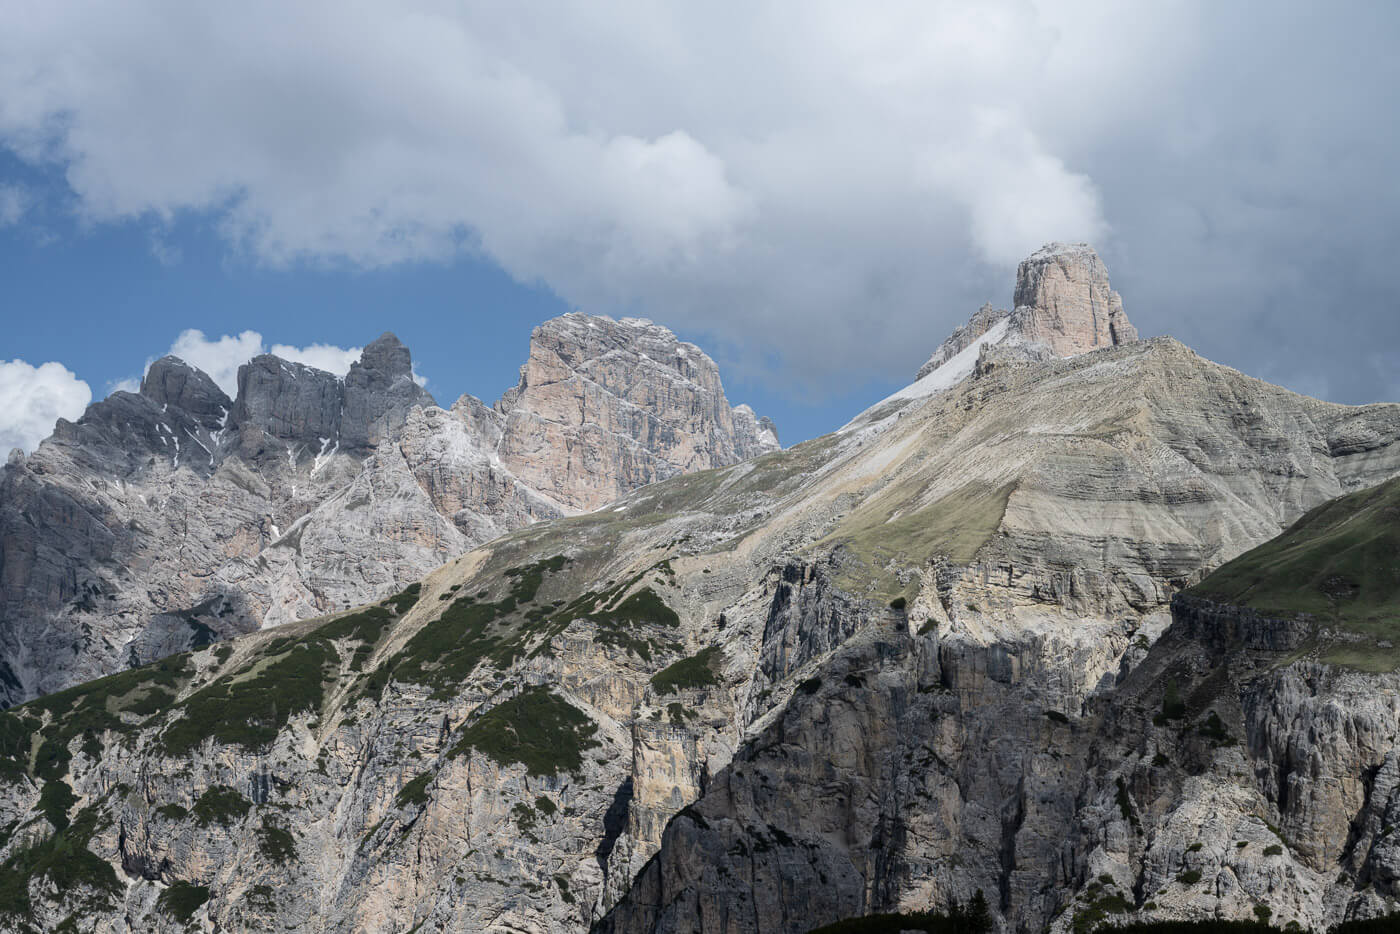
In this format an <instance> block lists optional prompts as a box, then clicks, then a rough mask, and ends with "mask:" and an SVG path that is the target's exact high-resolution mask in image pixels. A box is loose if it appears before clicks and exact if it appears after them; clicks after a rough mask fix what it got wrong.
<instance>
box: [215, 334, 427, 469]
mask: <svg viewBox="0 0 1400 934" xmlns="http://www.w3.org/2000/svg"><path fill="white" fill-rule="evenodd" d="M435 404H436V403H435V402H434V401H433V397H432V396H431V395H430V394H429V393H428V392H427V391H426V390H425V389H423V387H421V386H419V385H418V384H417V383H416V382H414V381H413V360H412V357H411V356H410V354H409V352H408V348H407V347H405V346H404V345H403V344H402V343H401V342H400V341H399V339H398V338H397V337H395V336H394V335H393V334H390V333H387V332H386V333H385V334H383V335H382V336H380V337H379V338H378V339H377V340H375V341H374V342H373V343H371V344H369V345H368V346H367V347H365V349H364V350H363V351H361V353H360V359H359V360H357V361H356V362H355V363H353V364H351V365H350V371H349V373H347V374H346V375H345V378H344V379H343V380H342V379H341V378H340V377H338V376H336V375H335V374H333V373H327V372H326V371H325V370H318V369H316V368H315V367H310V366H306V365H305V364H301V363H293V362H291V361H288V360H283V359H282V358H281V357H275V356H273V355H271V354H263V355H261V356H258V357H254V358H253V359H252V360H250V361H249V362H247V363H245V364H244V365H243V366H241V367H239V368H238V399H237V401H236V402H235V403H234V410H233V418H232V421H233V423H234V424H235V425H236V426H237V427H238V429H239V431H240V437H241V442H240V444H241V447H242V448H243V453H244V454H245V455H250V456H251V455H254V454H256V453H257V451H259V450H261V449H262V447H264V438H265V437H271V438H274V439H277V440H278V441H282V442H289V443H295V444H304V445H307V446H309V448H310V450H311V451H312V452H313V453H315V452H316V451H320V450H323V449H326V448H327V446H329V445H336V446H338V447H339V448H340V449H343V450H346V451H354V452H359V453H362V454H363V453H367V452H369V451H372V450H373V449H374V448H375V447H376V446H377V445H378V444H379V442H380V441H382V440H384V438H386V437H388V436H390V435H392V434H393V433H394V432H395V431H397V430H398V429H399V428H401V427H402V426H403V423H404V420H405V419H406V418H407V417H408V413H409V411H410V410H411V409H412V408H413V407H414V406H429V405H435Z"/></svg>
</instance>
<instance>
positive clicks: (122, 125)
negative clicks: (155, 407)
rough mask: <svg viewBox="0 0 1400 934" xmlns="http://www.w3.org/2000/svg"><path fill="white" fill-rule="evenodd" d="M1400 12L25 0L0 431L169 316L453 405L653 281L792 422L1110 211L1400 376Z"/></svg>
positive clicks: (1246, 349)
mask: <svg viewBox="0 0 1400 934" xmlns="http://www.w3.org/2000/svg"><path fill="white" fill-rule="evenodd" d="M1397 40H1400V6H1396V5H1394V4H1384V3H1345V2H1344V3H1333V4H1327V5H1322V4H1314V3H1291V2H1270V3H1251V2H1238V3H1229V4H1222V3H1218V2H1214V3H1205V2H1200V3H1198V2H1185V0H1183V2H1171V0H1163V2H1159V3H1154V4H1150V5H1149V4H1122V3H1086V2H1034V0H983V2H978V3H975V4H974V3H949V2H938V0H923V2H915V3H897V2H883V0H881V2H871V3H865V4H848V3H834V2H829V3H828V2H820V0H803V2H746V3H724V2H717V3H711V4H682V3H668V2H657V0H648V2H637V3H626V2H620V3H603V4H599V3H596V2H595V3H589V4H584V3H568V2H561V3H554V4H548V5H525V4H462V3H459V2H403V0H395V2H389V0H336V2H329V0H306V2H301V3H298V4H285V3H280V2H278V3H274V2H263V0H248V2H243V3H239V4H217V5H216V4H189V3H184V2H178V0H123V2H120V3H118V2H97V0H73V2H69V3H63V4H54V3H50V2H29V0H9V2H7V3H5V4H3V5H0V277H2V278H0V282H3V289H0V303H3V304H0V308H3V312H4V313H3V320H2V321H0V449H6V450H7V449H8V448H10V447H12V446H20V447H25V448H32V447H33V446H34V444H36V443H37V441H38V440H39V439H40V438H42V437H43V436H45V435H46V434H47V433H48V432H49V431H50V430H51V428H52V424H53V420H54V419H55V418H57V417H60V416H61V417H67V418H74V417H76V416H77V415H78V414H80V413H81V411H82V409H83V406H85V405H86V404H87V403H88V402H89V401H90V400H91V399H94V398H101V397H102V396H104V395H106V394H107V393H108V392H110V391H112V390H113V389H115V388H129V387H130V386H132V385H134V381H136V380H139V377H140V375H141V373H142V371H143V369H144V367H145V365H146V363H147V362H148V361H149V360H150V359H153V358H155V357H157V356H160V355H161V354H163V353H166V352H171V351H172V350H176V351H178V352H180V353H181V354H182V355H185V356H187V357H190V358H192V359H191V361H190V362H192V363H196V364H197V365H201V366H204V367H207V368H209V369H211V371H217V372H216V373H214V374H213V375H215V377H216V379H221V380H222V381H224V382H228V381H229V380H230V379H231V378H232V377H231V374H232V373H234V372H235V371H236V366H237V364H238V363H239V362H240V360H241V359H242V358H246V357H245V355H251V354H252V353H255V352H261V351H264V350H269V351H274V352H278V353H281V354H283V355H286V356H289V357H294V358H297V359H302V360H304V361H306V362H310V363H312V364H313V365H318V366H322V367H325V368H330V369H342V370H343V368H344V367H345V366H348V362H349V361H350V360H352V359H353V358H354V355H355V353H356V350H357V348H359V347H361V346H363V345H364V344H365V343H367V342H369V341H370V340H373V339H374V338H375V337H376V336H378V335H379V334H380V333H381V332H383V331H385V330H392V331H394V332H395V333H396V334H398V335H399V336H400V337H401V338H402V339H403V340H404V342H405V343H406V344H408V346H409V347H410V348H411V350H412V352H413V355H414V360H415V369H416V371H417V373H418V374H419V376H420V378H421V379H424V380H426V385H427V388H428V389H429V391H431V392H432V393H434V395H435V396H436V397H437V399H438V401H439V402H441V403H443V404H444V405H447V404H450V403H451V401H452V400H454V399H455V398H456V397H457V396H458V395H460V394H461V393H463V392H470V393H472V394H474V395H477V396H479V397H481V398H484V399H486V400H487V401H492V400H494V399H495V398H496V397H498V396H499V395H500V393H501V392H502V391H504V390H505V389H506V388H508V387H509V386H510V385H512V384H513V383H514V382H515V380H516V370H517V368H518V366H519V365H520V363H521V362H523V360H524V358H525V354H526V350H527V344H528V337H529V331H530V329H531V327H533V326H534V325H535V324H537V323H539V322H540V321H542V320H544V319H546V318H548V317H551V316H553V315H556V314H560V313H563V312H565V311H568V310H571V309H579V310H583V311H588V312H592V313H597V314H608V315H612V316H614V317H621V316H624V315H641V316H645V317H648V318H651V319H653V320H655V321H658V322H660V323H662V324H665V325H667V326H669V327H671V328H672V329H674V330H675V331H676V332H677V333H678V334H680V335H681V336H682V337H684V338H686V339H689V340H693V341H695V342H696V343H698V344H700V346H701V347H703V348H704V349H705V350H706V351H707V352H709V353H710V355H711V356H713V357H715V358H716V360H718V361H719V363H720V365H721V368H722V374H723V377H724V382H725V387H726V391H727V393H728V395H729V397H730V399H731V401H732V402H736V403H737V402H748V403H749V404H751V405H753V406H754V408H755V409H756V410H757V411H759V412H760V413H763V414H768V415H770V416H771V417H773V418H774V420H775V421H776V422H777V424H778V427H779V432H780V434H781V435H782V438H783V440H784V442H785V443H792V442H795V441H798V440H802V439H804V438H807V437H812V436H815V435H817V434H820V433H822V432H825V431H828V430H831V429H833V428H835V427H837V426H839V425H840V424H842V423H843V422H844V421H846V420H847V419H848V418H849V417H850V416H851V415H853V414H854V413H855V412H857V411H859V410H860V409H862V408H864V407H865V406H866V405H867V404H869V403H870V402H873V401H875V400H877V399H879V398H881V397H882V396H884V395H886V394H888V393H889V392H890V391H892V390H894V389H896V388H898V387H900V386H902V385H904V384H906V383H907V382H909V381H910V380H911V379H912V378H913V374H914V372H915V371H916V370H917V368H918V366H919V364H920V363H922V362H923V360H924V359H926V358H927V357H928V355H929V354H930V353H931V352H932V351H933V349H934V348H936V347H937V345H938V344H939V342H940V341H941V340H942V339H943V337H945V336H946V335H947V333H948V332H949V331H950V330H951V329H952V328H953V327H955V326H956V325H958V324H959V323H961V322H962V321H964V320H966V318H967V317H968V316H969V315H970V314H971V313H972V312H973V311H974V310H975V309H976V308H977V307H978V306H979V305H981V303H982V302H984V301H992V302H993V303H994V304H997V305H1000V306H1005V305H1007V304H1008V303H1009V301H1010V296H1011V291H1012V284H1013V279H1014V272H1015V267H1016V263H1017V261H1018V260H1020V259H1021V258H1023V257H1025V256H1026V255H1029V254H1030V253H1031V252H1033V251H1034V250H1035V249H1036V248H1037V247H1039V246H1040V245H1041V244H1043V243H1045V242H1048V241H1052V240H1063V241H1079V240H1086V241H1089V242H1092V243H1093V244H1094V245H1095V246H1096V247H1097V248H1098V249H1099V252H1100V254H1101V255H1102V256H1103V258H1104V260H1105V262H1106V263H1107V265H1108V267H1109V270H1110V274H1111V276H1112V280H1113V284H1114V287H1115V288H1116V289H1117V290H1118V291H1119V292H1120V293H1121V294H1122V296H1123V301H1124V307H1125V309H1126V310H1127V312H1128V315H1129V316H1130V318H1131V319H1132V320H1133V322H1134V323H1135V324H1136V325H1137V327H1138V329H1139V331H1141V332H1142V333H1143V334H1144V335H1146V336H1152V335H1158V334H1170V335H1172V336H1174V337H1176V338H1178V339H1180V340H1183V341H1185V342H1186V343H1188V344H1190V345H1191V346H1192V347H1194V348H1195V349H1196V350H1197V351H1199V352H1200V353H1202V354H1203V355H1205V356H1207V357H1210V358H1212V359H1215V360H1218V361H1220V362H1222V363H1226V364H1228V365H1230V366H1234V367H1237V368H1238V369H1241V370H1243V371H1245V372H1248V373H1250V374H1252V375H1255V376H1258V377H1261V378H1263V379H1267V380H1269V381H1271V382H1276V383H1281V384H1283V385H1285V386H1288V387H1289V388H1292V389H1295V390H1297V391H1300V392H1305V393H1308V394H1310V395H1315V396H1319V397H1321V398H1326V399H1330V400H1334V401H1338V402H1345V403H1363V402H1370V401H1381V400H1397V399H1400V307H1397V304H1398V303H1400V299H1398V298H1397V294H1400V292H1397V290H1396V289H1395V287H1394V285H1393V280H1394V278H1395V277H1394V274H1393V267H1394V265H1395V259H1394V258H1395V256H1396V255H1397V253H1398V252H1400V224H1398V223H1397V221H1400V184H1397V183H1396V181H1395V177H1394V172H1395V166H1396V165H1397V164H1400V119H1397V117H1398V116H1400V114H1397V104H1396V95H1395V89H1396V88H1397V87H1400V57H1397V56H1395V55H1394V54H1393V48H1394V47H1395V44H1396V41H1397Z"/></svg>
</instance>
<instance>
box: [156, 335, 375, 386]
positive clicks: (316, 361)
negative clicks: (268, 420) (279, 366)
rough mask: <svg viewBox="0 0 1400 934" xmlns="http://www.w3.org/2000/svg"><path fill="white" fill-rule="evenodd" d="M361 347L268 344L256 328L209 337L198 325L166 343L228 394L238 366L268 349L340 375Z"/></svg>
mask: <svg viewBox="0 0 1400 934" xmlns="http://www.w3.org/2000/svg"><path fill="white" fill-rule="evenodd" d="M363 349H364V348H363V347H349V348H346V347H335V346H333V345H331V344H310V345H308V346H306V347H295V346H293V345H291V344H273V345H272V346H271V348H269V347H268V346H267V344H266V343H265V342H264V341H263V336H262V335H261V334H259V333H258V332H257V331H244V332H242V333H241V334H238V335H231V334H224V335H222V336H220V337H217V338H209V337H206V336H205V334H204V332H203V331H201V330H199V329H198V328H189V329H188V330H185V331H181V332H180V336H179V337H177V338H175V343H173V344H171V345H170V353H171V354H173V355H174V356H177V357H179V358H180V359H181V360H183V361H185V362H186V363H188V364H189V365H190V366H193V367H196V368H198V369H201V370H203V371H204V372H205V373H208V374H209V378H210V379H212V380H213V381H214V382H216V383H218V384H219V388H220V389H222V390H223V391H224V392H226V393H228V394H229V395H230V396H236V395H237V394H238V368H239V367H240V366H242V365H243V364H245V363H247V362H248V361H249V360H251V359H253V358H254V357H256V356H258V355H259V354H264V353H270V354H273V355H275V356H278V357H281V358H282V359H283V360H291V361H293V362H295V363H304V364H306V365H307V366H313V367H315V368H316V369H318V370H325V371H327V372H328V373H334V374H335V375H336V376H344V375H345V374H346V373H348V372H350V364H352V363H354V362H355V361H356V360H359V359H360V351H362V350H363Z"/></svg>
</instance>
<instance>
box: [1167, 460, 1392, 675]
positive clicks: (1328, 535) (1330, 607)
mask: <svg viewBox="0 0 1400 934" xmlns="http://www.w3.org/2000/svg"><path fill="white" fill-rule="evenodd" d="M1188 593H1191V594H1194V595H1196V596H1201V597H1207V598H1209V599H1212V600H1218V601H1221V602H1225V603H1232V604H1236V605H1240V606H1249V607H1253V608H1254V609H1256V610H1258V611H1259V612H1261V613H1265V614H1273V615H1281V616H1290V617H1291V616H1294V615H1296V614H1298V613H1307V614H1310V615H1312V616H1315V617H1317V619H1318V620H1319V621H1321V622H1322V623H1323V624H1324V625H1327V626H1329V627H1331V628H1333V629H1340V630H1344V631H1347V632H1351V633H1355V634H1357V635H1360V636H1363V637H1366V639H1367V640H1381V639H1384V640H1388V641H1390V642H1392V643H1394V642H1400V478H1395V479H1392V480H1388V481H1386V482H1385V483H1382V484H1381V485H1379V486H1375V487H1371V488H1370V489H1367V490H1359V491H1357V492H1355V493H1350V494H1348V495H1346V496H1342V497H1339V498H1337V499H1334V500H1332V501H1331V502H1328V503H1324V504H1323V505H1321V506H1319V507H1317V508H1316V509H1314V510H1312V511H1311V512H1309V513H1307V514H1306V515H1305V516H1303V517H1302V518H1301V519H1299V520H1298V521H1297V522H1295V523H1294V524H1293V525H1292V526H1291V527H1289V528H1288V530H1287V531H1285V532H1284V533H1283V534H1281V535H1279V536H1278V537H1277V538H1275V539H1272V540H1271V541H1268V542H1265V543H1264V544H1263V545H1260V546H1259V547H1258V548H1255V549H1253V550H1252V551H1248V552H1245V553H1244V554H1242V555H1240V556H1239V557H1238V558H1236V559H1235V560H1233V561H1231V562H1229V563H1228V564H1225V565H1223V566H1222V567H1221V568H1219V569H1218V570H1217V571H1215V573H1213V574H1211V575H1210V576H1209V577H1207V578H1206V579H1205V580H1203V581H1201V583H1199V584H1197V585H1196V586H1195V587H1192V588H1191V589H1190V590H1189V591H1188ZM1386 654H1387V657H1386V659H1381V661H1385V662H1386V664H1385V665H1384V667H1385V668H1386V669H1389V668H1390V667H1392V663H1393V661H1394V660H1395V659H1392V658H1390V656H1389V654H1388V653H1386ZM1373 655H1374V653H1371V652H1369V651H1361V649H1360V644H1359V645H1358V647H1357V648H1351V649H1346V648H1338V649H1335V650H1334V651H1333V652H1332V653H1331V654H1330V655H1329V656H1328V659H1329V660H1331V661H1337V662H1341V663H1345V664H1352V665H1360V666H1361V667H1368V668H1372V667H1375V665H1373V664H1370V663H1369V662H1374V661H1377V660H1378V659H1376V658H1374V657H1373Z"/></svg>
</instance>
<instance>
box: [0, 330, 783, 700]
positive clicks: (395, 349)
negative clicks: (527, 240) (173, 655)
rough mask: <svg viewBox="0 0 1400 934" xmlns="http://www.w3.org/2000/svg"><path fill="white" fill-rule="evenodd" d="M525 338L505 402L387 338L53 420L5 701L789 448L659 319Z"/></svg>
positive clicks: (384, 585)
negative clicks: (226, 384) (330, 364)
mask: <svg viewBox="0 0 1400 934" xmlns="http://www.w3.org/2000/svg"><path fill="white" fill-rule="evenodd" d="M595 334H596V335H598V336H596V337H594V336H593V335H595ZM570 335H572V337H570ZM634 343H635V346H633V344H634ZM532 346H533V349H532V356H531V361H532V362H531V363H530V364H528V365H527V367H526V373H527V377H522V384H521V387H519V388H518V389H516V390H512V391H511V392H510V393H508V394H507V401H505V402H503V403H502V404H501V405H499V406H498V407H497V408H495V409H492V408H489V407H487V406H485V405H483V404H481V403H480V402H478V401H477V400H475V399H472V398H471V397H464V398H463V399H462V400H459V401H458V403H457V404H456V405H454V406H453V407H452V409H451V410H443V409H440V408H438V407H437V406H436V404H435V403H434V401H433V398H432V396H431V395H429V394H428V393H427V392H426V391H425V390H424V389H423V388H422V387H420V386H419V385H418V384H417V383H416V382H415V381H414V379H413V369H412V360H411V357H410V354H409V351H408V348H406V347H405V346H404V345H403V344H402V343H400V342H399V341H398V339H397V338H396V337H394V336H393V335H392V334H385V335H383V336H382V337H380V338H379V339H377V340H375V341H373V342H372V343H370V344H369V345H368V346H366V347H365V349H364V351H363V352H362V354H361V357H360V359H359V361H357V362H356V363H355V364H353V365H352V366H351V368H350V371H349V372H348V373H347V374H346V376H345V378H344V379H339V378H337V377H336V376H334V375H333V374H331V373H327V372H324V371H321V370H317V369H314V368H312V367H308V366H305V365H302V364H299V363H293V362H290V361H286V360H282V359H280V358H278V357H275V356H271V355H263V356H259V357H256V358H254V359H253V360H251V361H250V362H248V363H247V364H245V365H244V366H242V367H241V368H240V369H239V374H238V397H237V399H229V398H228V397H227V396H226V395H224V393H223V392H222V391H220V390H219V388H218V387H217V386H216V385H215V384H214V382H213V381H212V380H211V379H210V378H209V377H208V376H207V375H206V374H204V373H202V372H200V371H199V370H197V369H195V368H193V367H191V366H189V365H187V364H185V363H184V362H183V361H181V360H179V359H177V358H174V357H163V358H161V359H160V360H157V361H155V362H154V363H152V364H151V366H150V368H149V370H148V371H147V373H146V376H145V378H144V380H143V381H142V386H141V391H140V392H139V393H126V392H117V393H114V394H112V395H111V396H110V397H108V398H107V399H104V400H102V401H100V402H97V403H95V404H93V405H92V406H90V407H89V409H88V411H87V412H86V413H85V414H84V415H83V417H82V418H80V419H79V420H78V421H77V422H73V423H70V422H60V423H59V425H58V426H57V428H56V430H55V432H54V435H53V437H51V438H49V439H48V440H46V441H45V442H44V443H43V444H41V445H40V447H39V449H38V450H37V451H35V452H34V454H32V455H31V456H29V457H20V458H17V459H14V460H13V462H12V463H10V464H9V465H8V466H7V467H5V468H4V470H3V475H0V705H4V704H9V703H14V702H16V701H18V700H21V699H24V698H26V697H30V696H33V695H35V694H39V693H46V692H48V691H52V690H55V689H57V688H60V687H63V686H66V685H68V684H72V683H75V682H77V681H82V680H88V679H91V678H95V677H98V676H100V675H103V674H107V673H110V672H112V671H114V670H117V669H119V668H121V667H124V666H125V665H126V664H127V663H128V662H130V661H131V660H132V659H137V660H141V661H147V660H150V659H151V658H153V657H156V656H157V655H158V654H159V653H160V652H161V651H163V650H164V649H166V648H170V649H172V650H175V651H179V650H182V649H184V648H188V647H191V646H196V645H199V644H201V642H200V640H201V639H204V640H207V639H210V638H212V639H222V638H225V637H227V636H228V635H230V634H233V633H236V632H246V631H249V630H250V629H253V628H257V627H259V626H271V625H278V624H281V623H285V622H288V621H292V620H297V619H306V618H310V617H314V616H318V615H321V614H323V613H326V612H330V611H334V610H337V609H344V608H346V607H349V606H354V605H357V604H360V603H364V602H365V601H367V600H371V599H374V598H376V597H378V596H381V595H383V594H385V593H388V592H391V591H393V590H395V589H397V588H401V587H403V586H404V585H405V584H407V583H409V582H411V581H414V580H417V579H418V578H420V577H422V576H423V575H424V574H426V573H427V572H428V571H430V570H431V569H433V568H435V567H437V566H439V565H440V564H442V563H443V562H444V561H446V560H447V559H449V558H451V557H453V556H455V555H458V554H461V553H462V552H464V551H466V550H468V549H469V548H471V547H473V546H475V545H479V544H481V543H482V542H485V541H488V540H490V539H492V538H495V537H496V536H498V535H501V534H502V533H504V532H507V531H510V530H512V529H516V528H519V527H521V526H523V525H527V524H529V523H532V522H536V521H539V520H541V519H548V518H555V517H558V516H561V515H565V514H568V513H571V512H576V511H578V510H580V509H582V508H585V507H591V506H594V505H597V504H599V502H601V501H605V500H610V499H614V498H616V497H617V496H618V495H620V494H621V493H622V492H625V491H627V490H631V489H633V488H635V487H636V486H638V485H641V484H643V483H647V482H650V481H652V480H655V479H658V478H661V477H668V476H673V475H675V474H677V473H681V472H685V471H690V470H696V469H700V468H703V467H712V466H717V465H720V464H730V463H734V462H736V461H737V460H739V459H741V458H744V457H748V456H751V455H752V454H755V453H760V452H762V451H767V450H774V449H776V447H777V441H776V436H775V434H774V433H773V432H772V431H771V424H766V425H765V424H764V423H761V422H760V421H759V420H758V419H756V418H755V417H754V415H753V413H752V411H750V410H749V409H747V408H746V407H742V406H741V407H738V408H733V409H731V408H730V407H729V405H728V403H727V402H726V401H725V400H724V393H723V389H722V388H721V387H720V384H719V375H718V371H717V369H716V368H715V365H714V363H713V361H711V360H710V359H709V358H708V357H706V356H705V355H704V354H703V353H701V352H700V351H699V350H698V349H697V348H695V347H694V346H693V345H689V344H682V343H680V342H679V341H677V340H676V339H675V337H674V335H671V334H670V332H669V331H666V330H665V329H663V328H658V327H655V326H653V325H643V324H640V323H636V322H633V323H628V324H619V323H617V322H613V321H610V320H608V319H604V318H590V317H588V316H584V315H570V316H566V318H565V319H561V320H560V321H559V322H555V323H551V324H549V325H546V326H544V327H542V328H540V329H538V331H537V332H536V340H535V342H534V344H533V345H532ZM547 360H555V361H558V363H557V366H558V367H563V368H564V369H563V370H558V371H557V372H558V373H559V374H564V373H567V375H561V376H560V380H559V383H558V385H554V386H551V385H549V382H548V380H549V379H550V378H551V377H549V376H548V375H547V374H549V373H555V372H556V371H552V370H548V368H547V366H546V364H545V363H544V362H541V361H547ZM658 361H666V362H664V363H663V362H658ZM530 374H533V375H530ZM571 394H572V395H571ZM568 399H572V400H573V402H572V403H570V402H569V401H567V400H568ZM580 400H584V401H582V402H581V401H580ZM570 404H575V406H576V407H575V408H574V409H572V410H569V408H568V406H569V405H570ZM578 405H582V406H583V407H582V408H579V407H577V406H578ZM765 422H766V420H765ZM517 469H518V471H519V472H517ZM522 473H523V474H525V475H526V476H521V474H522ZM210 606H220V607H225V608H226V610H225V611H224V612H222V613H214V614H212V615H211V614H209V613H207V612H205V610H204V609H203V608H205V607H210ZM228 607H234V608H236V609H227V608H228Z"/></svg>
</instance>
